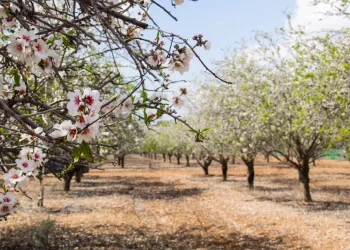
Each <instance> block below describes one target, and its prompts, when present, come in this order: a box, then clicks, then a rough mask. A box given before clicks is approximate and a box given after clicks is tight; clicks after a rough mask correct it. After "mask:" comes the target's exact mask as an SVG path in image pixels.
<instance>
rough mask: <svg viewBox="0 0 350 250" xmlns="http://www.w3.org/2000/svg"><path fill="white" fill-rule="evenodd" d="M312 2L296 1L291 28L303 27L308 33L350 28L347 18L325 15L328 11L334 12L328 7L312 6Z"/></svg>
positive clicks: (307, 0) (325, 5)
mask: <svg viewBox="0 0 350 250" xmlns="http://www.w3.org/2000/svg"><path fill="white" fill-rule="evenodd" d="M312 2H313V1H312V0H296V10H295V13H294V15H293V17H292V25H293V26H295V27H296V26H299V25H300V26H305V27H306V31H308V32H312V31H321V30H324V29H340V28H342V27H345V26H350V20H349V19H348V18H345V17H340V16H327V15H325V13H326V12H328V11H334V9H332V7H331V6H330V5H327V4H319V5H317V6H314V5H313V4H312Z"/></svg>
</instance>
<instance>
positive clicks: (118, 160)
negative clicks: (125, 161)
mask: <svg viewBox="0 0 350 250" xmlns="http://www.w3.org/2000/svg"><path fill="white" fill-rule="evenodd" d="M118 166H120V156H118Z"/></svg>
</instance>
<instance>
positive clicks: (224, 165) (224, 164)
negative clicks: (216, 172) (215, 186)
mask: <svg viewBox="0 0 350 250" xmlns="http://www.w3.org/2000/svg"><path fill="white" fill-rule="evenodd" d="M227 162H228V161H226V160H225V159H223V161H222V162H221V169H222V179H223V181H226V180H227V170H228V167H227Z"/></svg>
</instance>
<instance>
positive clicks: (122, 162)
mask: <svg viewBox="0 0 350 250" xmlns="http://www.w3.org/2000/svg"><path fill="white" fill-rule="evenodd" d="M120 165H121V168H124V166H125V155H122V156H121V157H120Z"/></svg>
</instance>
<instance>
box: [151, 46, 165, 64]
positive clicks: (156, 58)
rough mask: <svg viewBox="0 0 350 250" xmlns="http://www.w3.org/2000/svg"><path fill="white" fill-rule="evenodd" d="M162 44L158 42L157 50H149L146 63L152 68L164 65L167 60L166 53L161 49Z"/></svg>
mask: <svg viewBox="0 0 350 250" xmlns="http://www.w3.org/2000/svg"><path fill="white" fill-rule="evenodd" d="M163 46H164V42H160V45H159V47H158V48H157V49H155V50H151V52H150V55H149V56H148V58H147V62H148V63H149V65H151V66H152V67H159V66H160V65H162V64H164V63H165V62H166V59H167V53H166V51H165V50H164V49H163Z"/></svg>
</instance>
